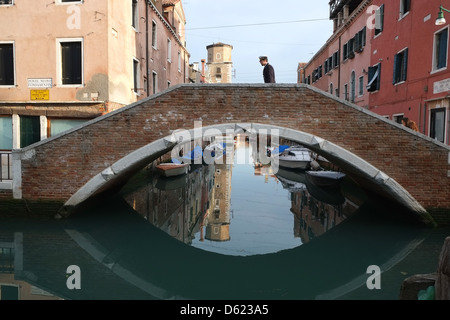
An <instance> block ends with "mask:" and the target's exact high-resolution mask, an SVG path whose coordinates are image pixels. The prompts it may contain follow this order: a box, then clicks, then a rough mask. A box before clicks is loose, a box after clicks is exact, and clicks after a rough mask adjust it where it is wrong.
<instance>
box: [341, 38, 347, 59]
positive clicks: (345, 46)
mask: <svg viewBox="0 0 450 320" xmlns="http://www.w3.org/2000/svg"><path fill="white" fill-rule="evenodd" d="M342 51H343V52H344V53H343V57H342V58H343V59H344V61H345V60H347V58H348V42H347V43H346V44H344V47H343V48H342Z"/></svg>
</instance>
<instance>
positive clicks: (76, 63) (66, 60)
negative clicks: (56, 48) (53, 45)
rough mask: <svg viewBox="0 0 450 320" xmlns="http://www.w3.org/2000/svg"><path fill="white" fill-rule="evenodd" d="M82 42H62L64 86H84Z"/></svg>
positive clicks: (62, 76)
mask: <svg viewBox="0 0 450 320" xmlns="http://www.w3.org/2000/svg"><path fill="white" fill-rule="evenodd" d="M81 63H82V61H81V42H80V41H75V42H61V70H62V75H61V79H62V84H82V79H81V70H82V64H81Z"/></svg>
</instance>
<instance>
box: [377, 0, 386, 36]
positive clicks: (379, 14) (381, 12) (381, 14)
mask: <svg viewBox="0 0 450 320" xmlns="http://www.w3.org/2000/svg"><path fill="white" fill-rule="evenodd" d="M383 22H384V4H383V5H381V6H380V7H379V8H378V9H377V11H376V12H375V36H377V35H379V34H380V33H381V32H382V31H383Z"/></svg>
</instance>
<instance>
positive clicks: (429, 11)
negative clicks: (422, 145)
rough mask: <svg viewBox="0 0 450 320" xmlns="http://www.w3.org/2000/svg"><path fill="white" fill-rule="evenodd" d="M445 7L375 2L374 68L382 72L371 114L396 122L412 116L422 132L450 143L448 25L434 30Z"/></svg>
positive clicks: (431, 2)
mask: <svg viewBox="0 0 450 320" xmlns="http://www.w3.org/2000/svg"><path fill="white" fill-rule="evenodd" d="M445 3H446V1H444V2H443V1H441V0H427V1H410V0H396V1H386V0H384V1H382V0H374V1H373V4H374V5H375V6H376V7H377V10H378V11H377V13H378V14H377V16H376V21H375V28H374V29H373V30H372V35H371V38H372V53H373V54H372V57H371V65H372V66H376V67H377V68H378V69H379V71H380V72H379V74H378V79H377V82H378V83H379V87H378V88H377V89H376V90H375V91H374V92H372V94H371V97H370V109H371V110H372V111H374V112H376V113H378V114H381V115H384V116H386V117H387V118H389V119H392V120H394V121H397V122H399V121H400V120H401V118H402V117H408V118H409V119H411V120H414V121H415V122H416V123H417V124H418V126H419V131H420V132H422V133H424V134H426V135H428V136H430V137H431V138H433V139H436V140H438V141H440V142H443V143H446V144H449V142H450V140H449V134H450V131H449V119H450V118H449V92H450V70H449V66H448V33H449V23H448V22H446V23H444V24H442V25H436V19H437V17H438V12H439V7H440V5H441V4H445ZM447 3H448V4H449V5H450V3H449V2H448V1H447ZM446 15H447V18H449V19H450V14H448V13H447V14H446Z"/></svg>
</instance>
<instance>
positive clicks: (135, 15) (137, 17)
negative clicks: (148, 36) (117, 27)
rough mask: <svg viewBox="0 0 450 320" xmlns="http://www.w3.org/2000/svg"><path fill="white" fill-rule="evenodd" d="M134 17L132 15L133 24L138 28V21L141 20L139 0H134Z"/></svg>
mask: <svg viewBox="0 0 450 320" xmlns="http://www.w3.org/2000/svg"><path fill="white" fill-rule="evenodd" d="M131 6H132V9H131V10H132V17H131V19H132V20H131V25H132V26H133V28H135V29H136V30H137V29H138V22H139V11H138V4H137V0H132V4H131Z"/></svg>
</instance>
